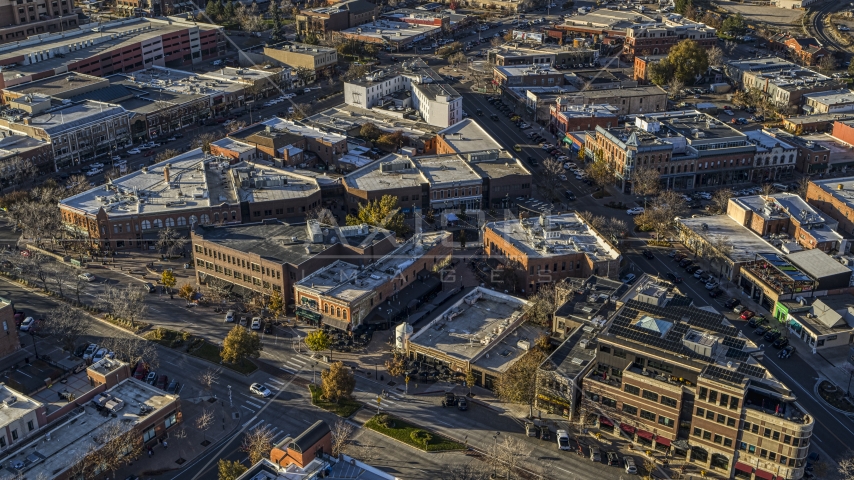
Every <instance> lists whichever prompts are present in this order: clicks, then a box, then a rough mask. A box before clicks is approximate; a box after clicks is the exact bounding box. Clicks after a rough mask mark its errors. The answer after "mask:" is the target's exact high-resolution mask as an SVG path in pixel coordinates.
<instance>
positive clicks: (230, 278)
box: [191, 220, 397, 305]
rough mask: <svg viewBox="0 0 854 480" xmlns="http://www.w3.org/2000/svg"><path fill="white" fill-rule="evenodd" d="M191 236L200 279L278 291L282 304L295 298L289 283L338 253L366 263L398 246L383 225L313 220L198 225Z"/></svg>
mask: <svg viewBox="0 0 854 480" xmlns="http://www.w3.org/2000/svg"><path fill="white" fill-rule="evenodd" d="M191 240H192V244H193V246H192V248H193V256H194V259H195V265H196V277H197V279H198V282H199V283H200V284H206V285H207V284H210V283H211V282H215V283H218V284H220V285H221V286H229V285H231V286H232V287H231V291H232V292H233V293H236V294H240V295H244V296H251V295H253V294H261V295H270V294H272V293H273V292H279V294H280V295H282V298H283V300H284V301H285V305H290V304H293V303H294V297H293V287H294V284H296V283H297V282H298V281H300V280H302V279H303V278H306V277H307V276H309V275H311V274H313V273H314V272H316V271H318V270H320V269H322V268H324V267H327V266H328V265H330V264H332V263H333V262H335V261H336V260H337V259H339V258H349V257H353V259H354V260H353V261H354V262H358V263H362V262H364V264H367V263H370V262H372V261H374V260H375V259H378V258H381V257H383V256H385V255H387V254H388V253H390V252H391V251H393V250H394V249H395V248H396V247H397V244H396V242H395V239H394V234H393V233H391V232H388V231H386V230H382V229H376V228H373V227H368V226H357V227H340V228H338V227H333V226H329V225H321V224H319V223H318V222H316V221H309V222H308V223H307V224H306V225H289V224H285V223H280V222H278V221H269V220H268V221H264V222H261V223H251V224H245V225H231V226H201V227H198V228H196V229H194V230H193V232H192V235H191Z"/></svg>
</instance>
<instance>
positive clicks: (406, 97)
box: [344, 58, 463, 128]
mask: <svg viewBox="0 0 854 480" xmlns="http://www.w3.org/2000/svg"><path fill="white" fill-rule="evenodd" d="M344 103H346V104H348V105H353V106H357V107H360V108H366V109H373V108H378V109H383V108H385V109H387V110H391V111H397V112H403V113H401V114H399V116H402V117H405V116H406V115H407V113H409V114H411V110H415V111H417V112H418V114H420V117H421V119H423V121H424V122H426V123H428V124H430V125H435V126H438V127H441V128H444V127H448V126H451V125H453V124H455V123H457V122H459V121H460V120H462V119H463V97H462V95H460V94H459V93H457V91H456V90H454V88H453V87H451V86H450V85H449V84H447V83H445V80H444V78H443V77H442V76H441V75H439V74H438V73H436V72H435V71H434V70H433V69H432V68H430V67H429V66H427V63H426V62H424V61H423V60H422V59H420V58H415V59H412V60H411V61H409V62H403V63H402V64H400V65H395V66H392V67H390V68H387V69H382V70H377V71H373V72H370V73H368V74H367V75H366V76H364V77H362V78H359V79H356V80H352V81H347V82H345V83H344ZM407 109H410V110H407Z"/></svg>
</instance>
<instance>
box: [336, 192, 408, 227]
mask: <svg viewBox="0 0 854 480" xmlns="http://www.w3.org/2000/svg"><path fill="white" fill-rule="evenodd" d="M362 224H367V225H372V226H375V227H380V228H384V229H386V230H391V231H392V232H394V233H395V234H396V235H397V236H399V237H402V236H403V235H404V234H406V232H407V231H408V230H409V227H407V226H406V223H404V221H403V213H402V212H401V210H400V206H399V205H398V202H397V197H395V196H392V195H383V197H382V198H380V199H377V200H372V201H370V202H368V203H367V204H366V205H360V206H359V211H358V212H357V213H356V215H347V225H362Z"/></svg>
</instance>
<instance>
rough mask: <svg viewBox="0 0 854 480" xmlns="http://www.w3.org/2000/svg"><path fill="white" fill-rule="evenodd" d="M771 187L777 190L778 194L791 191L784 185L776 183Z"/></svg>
mask: <svg viewBox="0 0 854 480" xmlns="http://www.w3.org/2000/svg"><path fill="white" fill-rule="evenodd" d="M771 186H772V187H774V190H777V191H778V192H788V191H789V187H787V186H785V185H783V184H782V183H775V184H773V185H771Z"/></svg>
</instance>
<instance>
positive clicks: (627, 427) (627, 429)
mask: <svg viewBox="0 0 854 480" xmlns="http://www.w3.org/2000/svg"><path fill="white" fill-rule="evenodd" d="M620 430H622V431H624V432H626V433H628V434H629V435H634V434H635V431H637V429H636V428H635V427H633V426H631V425H626V424H625V423H621V424H620Z"/></svg>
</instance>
